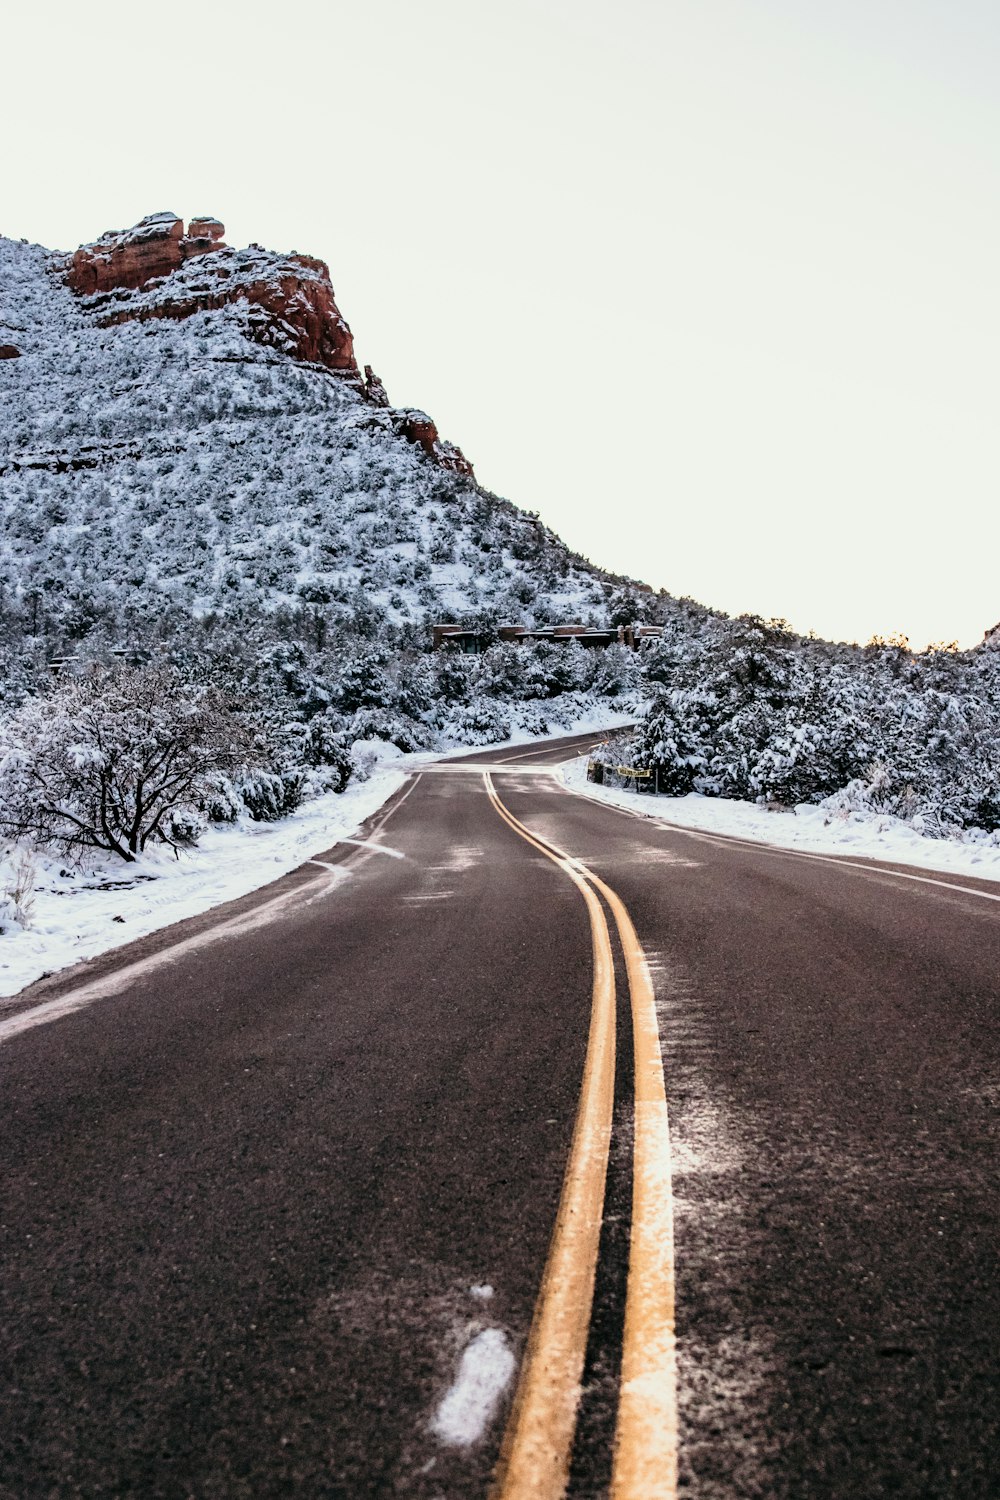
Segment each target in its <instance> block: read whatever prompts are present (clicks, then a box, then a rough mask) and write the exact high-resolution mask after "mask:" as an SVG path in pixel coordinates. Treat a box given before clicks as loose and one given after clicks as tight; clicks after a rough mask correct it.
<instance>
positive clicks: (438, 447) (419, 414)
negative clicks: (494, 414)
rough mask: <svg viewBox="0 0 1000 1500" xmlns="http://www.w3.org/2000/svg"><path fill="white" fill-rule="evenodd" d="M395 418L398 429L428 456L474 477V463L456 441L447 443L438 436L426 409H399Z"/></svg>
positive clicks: (445, 466)
mask: <svg viewBox="0 0 1000 1500" xmlns="http://www.w3.org/2000/svg"><path fill="white" fill-rule="evenodd" d="M395 418H396V420H395V422H394V426H395V428H396V431H397V432H399V433H400V434H401V435H402V436H403V437H405V438H406V440H407V442H408V443H416V444H417V445H418V446H419V447H421V448H422V449H423V450H424V452H425V453H426V454H427V456H428V458H433V460H434V462H435V463H436V464H440V466H441V468H442V469H451V470H452V472H453V473H455V474H467V475H468V476H469V478H470V479H471V478H472V477H473V468H472V465H471V464H470V462H469V460H468V459H467V458H466V456H465V454H464V453H463V452H462V450H461V448H456V447H455V444H454V443H446V442H445V441H444V439H443V438H441V437H439V436H438V430H437V427H436V425H435V424H434V422H432V420H431V418H430V417H429V416H428V415H427V413H426V412H425V411H413V410H409V411H398V412H396V413H395Z"/></svg>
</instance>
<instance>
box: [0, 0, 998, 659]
mask: <svg viewBox="0 0 1000 1500" xmlns="http://www.w3.org/2000/svg"><path fill="white" fill-rule="evenodd" d="M4 64H5V66H4V91H3V92H4V100H3V115H4V142H5V145H4V161H3V169H2V179H0V180H2V193H0V232H2V233H4V234H7V235H12V236H15V237H21V236H23V237H25V238H28V239H32V240H38V241H40V242H41V243H43V244H47V245H51V246H58V247H60V248H73V247H75V245H76V244H78V243H79V242H80V241H81V240H86V239H91V238H94V237H96V236H97V235H98V234H100V233H101V232H102V231H103V230H105V229H108V228H118V227H122V226H124V225H127V224H130V223H133V222H134V221H135V220H136V219H138V218H140V217H142V215H143V214H146V213H150V212H153V211H156V210H161V209H172V210H174V211H175V212H176V213H178V214H181V215H183V216H185V217H188V216H190V215H192V214H196V213H213V214H216V215H218V216H219V217H220V218H221V219H222V220H223V221H224V222H225V224H226V226H227V238H228V240H229V241H230V243H233V244H240V245H242V244H246V243H248V242H249V241H251V240H256V241H259V242H261V243H263V244H265V245H268V246H270V247H272V248H275V249H279V250H288V249H293V248H295V249H299V250H303V251H308V252H309V253H311V254H314V255H318V256H320V257H321V258H323V259H324V260H326V261H328V262H329V264H330V267H331V272H332V276H333V284H334V287H335V289H336V293H337V299H338V303H339V305H340V308H341V310H342V312H343V313H344V315H345V317H346V318H347V319H348V321H349V322H350V324H351V326H352V328H353V329H354V332H355V336H356V339H357V345H358V350H359V354H360V356H361V358H362V360H367V361H369V362H370V363H371V364H373V365H374V367H375V369H376V370H377V371H378V373H379V374H380V375H381V376H382V378H383V379H384V381H385V383H386V385H387V387H388V390H389V395H390V398H391V399H392V400H393V401H394V402H395V403H396V404H399V405H409V404H412V405H418V406H422V407H424V408H425V409H426V410H428V411H429V412H430V413H431V414H432V415H433V416H434V418H435V419H436V421H437V423H438V425H439V427H440V429H441V431H442V433H443V434H444V435H445V436H446V437H448V438H451V439H452V440H453V441H455V442H457V443H459V444H460V445H461V447H463V448H464V449H465V451H466V453H467V454H468V455H469V457H470V458H471V459H472V460H473V462H474V463H475V465H476V471H477V474H478V477H479V479H480V480H481V482H482V483H483V484H485V485H487V486H488V487H489V488H491V489H493V490H496V491H497V492H499V493H501V494H505V495H507V496H509V497H510V498H511V499H512V500H514V501H516V502H517V503H518V504H519V505H522V506H524V507H526V508H529V509H534V510H538V511H539V512H540V513H541V515H542V516H543V518H544V519H545V520H546V521H547V522H548V523H549V524H550V525H552V526H553V527H554V528H555V529H556V530H557V531H559V532H560V533H561V535H562V536H564V537H565V539H566V540H567V541H568V542H569V543H570V544H571V545H572V546H574V547H576V548H577V549H578V550H580V551H582V552H584V553H585V554H587V555H588V556H589V557H591V558H592V559H593V560H594V561H595V562H600V563H602V564H604V565H606V566H608V567H612V568H617V569H621V570H623V571H627V572H631V573H634V574H636V575H638V576H640V577H642V578H645V579H647V580H648V581H649V582H650V583H653V584H655V585H657V586H661V585H662V586H664V587H666V588H668V589H670V590H671V591H672V592H674V593H677V594H691V595H694V596H695V597H696V598H698V599H701V600H702V601H704V602H706V603H709V604H713V605H716V606H718V607H720V608H723V609H726V610H729V611H730V612H733V613H737V612H740V611H743V610H752V611H754V612H757V613H760V614H763V615H784V616H786V617H787V618H789V619H790V620H791V621H792V623H793V624H794V625H795V626H797V627H798V628H800V629H802V630H807V629H809V628H814V629H815V630H817V631H818V632H819V633H820V634H822V635H830V636H836V637H845V638H848V639H850V638H860V639H866V638H867V637H868V636H869V635H870V634H872V633H873V632H876V631H879V632H883V633H887V632H890V631H894V630H902V631H905V632H906V633H908V634H909V635H910V636H911V638H912V639H913V641H914V643H915V644H916V645H918V646H922V645H924V644H926V643H927V641H928V640H932V639H934V640H939V639H950V638H953V637H957V638H958V639H959V640H960V642H961V643H962V644H963V645H968V644H972V643H973V642H975V641H976V640H978V639H979V638H980V637H981V635H982V632H983V630H984V629H985V628H986V627H987V626H989V625H992V624H993V623H994V621H995V620H997V619H998V618H1000V578H998V570H997V555H998V542H1000V534H998V533H1000V523H998V515H1000V506H998V500H1000V494H998V491H1000V451H998V422H997V406H998V395H1000V381H998V360H1000V353H998V351H1000V292H998V276H1000V202H998V196H1000V173H998V166H1000V160H998V158H1000V118H998V117H1000V90H998V88H997V80H998V78H1000V8H998V7H997V5H996V4H995V0H989V3H987V0H982V3H980V0H661V3H653V0H617V3H615V4H613V5H612V4H597V3H594V0H572V3H569V0H566V3H564V0H533V3H527V0H503V3H502V4H499V3H498V4H493V5H486V4H480V3H476V0H423V3H421V4H415V3H413V0H382V3H368V4H364V3H362V4H359V3H358V0H351V3H350V4H348V3H344V0H298V3H297V4H295V5H288V6H284V7H281V6H274V5H262V4H257V3H254V0H247V3H243V4H240V5H235V4H234V5H220V4H213V3H212V0H203V3H199V4H192V3H190V0H174V3H171V4H170V5H169V6H167V7H166V8H164V7H140V6H138V5H136V4H135V3H134V0H130V3H128V4H122V3H119V0H102V4H101V5H99V6H96V7H89V8H82V7H80V6H79V4H78V3H76V0H75V3H74V4H73V5H68V4H63V3H60V0H56V3H54V4H52V3H50V4H48V5H47V6H45V7H44V8H41V7H38V8H31V10H29V8H28V7H27V6H24V5H22V6H18V7H16V9H15V7H14V6H13V5H11V6H9V7H8V8H7V11H6V15H5V20H4Z"/></svg>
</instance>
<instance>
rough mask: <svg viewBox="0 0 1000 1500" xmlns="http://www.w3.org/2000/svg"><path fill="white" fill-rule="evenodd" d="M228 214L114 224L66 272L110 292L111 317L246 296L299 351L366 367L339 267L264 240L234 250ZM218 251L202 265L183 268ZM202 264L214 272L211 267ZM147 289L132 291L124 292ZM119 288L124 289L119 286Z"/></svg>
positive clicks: (260, 331) (183, 314) (134, 317)
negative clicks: (338, 284) (341, 298)
mask: <svg viewBox="0 0 1000 1500" xmlns="http://www.w3.org/2000/svg"><path fill="white" fill-rule="evenodd" d="M224 233H225V229H224V227H223V225H222V224H221V223H220V222H219V220H218V219H212V218H208V217H202V218H199V219H192V220H191V222H190V224H189V226H188V233H187V234H186V235H185V233H184V224H183V222H182V220H180V219H179V218H177V216H176V214H170V213H165V214H151V215H150V216H149V217H148V218H146V219H143V220H142V221H141V223H139V224H137V225H136V226H135V228H134V229H124V230H120V231H115V230H110V231H109V232H108V233H107V234H104V235H102V236H101V238H100V239H99V240H97V241H96V242H95V243H94V244H92V245H82V246H81V247H80V249H79V250H77V252H76V254H75V255H73V256H72V257H71V258H70V261H69V265H68V267H67V271H66V279H67V281H68V282H69V285H70V287H71V288H72V290H73V291H75V292H78V293H79V294H80V295H81V296H88V297H93V298H95V299H96V298H100V299H103V300H102V301H101V302H100V303H95V307H94V311H95V312H96V313H97V314H98V317H99V320H100V322H101V323H102V324H104V325H105V326H110V325H113V324H116V323H127V322H131V321H139V322H145V321H146V320H147V319H149V318H188V317H190V316H191V315H192V313H196V312H200V311H202V310H203V309H205V308H217V307H225V306H226V305H227V304H228V303H232V302H238V301H244V302H249V303H252V304H255V305H256V306H258V307H260V308H262V309H263V310H264V312H265V314H267V315H268V316H266V317H264V318H259V317H258V318H256V319H255V320H254V321H253V323H252V325H251V331H252V332H253V333H254V335H255V336H257V337H259V338H260V339H261V341H262V342H265V343H274V344H277V345H279V346H280V347H282V348H286V349H287V350H288V352H289V353H292V354H294V355H295V356H296V357H297V358H299V359H304V360H308V361H309V362H310V363H313V364H322V365H326V367H327V368H328V369H330V370H339V371H343V372H345V373H348V374H351V375H354V376H357V377H358V379H359V380H360V376H359V373H358V367H357V364H356V363H355V359H354V343H353V339H352V336H351V330H350V329H349V328H348V326H347V324H346V323H345V321H344V319H343V318H342V317H341V315H340V312H339V310H338V308H337V305H336V303H335V302H334V300H333V287H332V286H331V285H330V273H329V271H328V270H327V268H326V266H325V265H324V264H323V262H322V261H320V260H314V259H312V257H311V256H308V255H286V256H278V255H272V254H270V252H268V251H266V250H263V249H261V247H260V246H251V247H250V249H249V250H247V251H238V250H232V249H231V248H230V247H229V246H228V245H226V244H225V243H224V242H223V239H222V236H223V234H224ZM208 255H212V259H211V260H210V261H208V260H206V261H205V262H204V264H203V266H199V267H198V274H197V275H193V276H189V275H180V276H179V275H177V273H178V272H181V271H182V270H186V269H187V266H188V263H189V262H190V261H191V260H193V259H194V258H196V257H202V256H208ZM202 271H203V272H204V274H202ZM130 291H131V292H137V293H145V295H143V296H141V297H136V298H127V297H125V298H123V297H122V296H121V295H120V294H121V293H122V292H130ZM116 294H118V295H116Z"/></svg>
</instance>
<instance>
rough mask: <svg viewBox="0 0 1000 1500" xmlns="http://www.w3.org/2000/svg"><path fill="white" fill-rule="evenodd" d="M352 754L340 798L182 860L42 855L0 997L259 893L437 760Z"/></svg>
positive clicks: (605, 716)
mask: <svg viewBox="0 0 1000 1500" xmlns="http://www.w3.org/2000/svg"><path fill="white" fill-rule="evenodd" d="M633 718H634V713H633V714H631V715H630V714H621V713H615V712H612V711H611V710H610V709H603V710H602V709H601V708H599V707H595V708H594V709H593V710H592V711H591V712H588V713H587V714H585V715H581V716H580V718H579V719H577V720H576V721H575V722H574V723H572V724H570V725H568V726H565V727H560V729H559V730H558V733H557V734H555V735H542V736H539V735H530V734H526V733H520V734H517V735H515V736H514V737H513V738H512V739H510V740H507V741H504V745H494V746H490V747H489V748H490V749H494V750H500V749H503V748H504V746H511V745H530V744H546V743H547V742H548V741H550V740H552V739H556V738H559V739H561V738H562V737H563V736H564V735H567V734H583V733H586V732H587V731H588V730H591V729H594V730H601V729H616V728H619V727H621V725H623V724H626V723H630V722H631V721H632V719H633ZM470 749H473V750H477V751H478V750H480V749H482V747H481V746H474V747H470V746H468V745H466V746H462V747H458V748H456V749H454V750H451V751H449V752H447V754H448V755H449V756H457V755H468V754H469V753H470ZM356 750H357V752H358V759H359V760H360V762H361V763H362V764H363V765H364V766H365V767H366V769H367V771H368V778H367V780H364V781H351V782H350V783H349V784H348V786H347V788H346V790H345V791H343V792H337V793H334V792H330V793H328V794H327V795H325V796H322V797H316V798H314V799H313V800H312V801H309V802H305V803H303V805H302V806H301V807H300V808H299V809H298V811H297V812H295V813H293V814H292V815H291V816H290V817H287V818H282V819H281V821H280V822H277V823H253V822H250V821H249V820H244V821H242V822H240V823H238V824H235V825H233V826H224V825H219V824H215V825H212V826H210V827H209V828H208V830H207V831H206V832H205V833H204V834H203V835H202V837H201V839H200V841H199V843H198V846H197V848H195V849H191V850H183V851H182V852H181V853H180V856H179V858H176V859H175V858H174V856H173V854H172V853H171V852H170V851H169V850H168V849H163V848H160V849H156V850H153V851H151V852H150V853H149V854H147V855H146V856H144V858H143V859H142V860H140V861H139V862H137V863H136V864H134V865H126V864H123V863H122V862H121V861H120V860H117V859H115V858H113V857H112V856H110V855H109V856H107V857H106V858H101V859H100V860H95V861H92V862H91V864H90V867H89V869H88V870H87V871H86V872H82V871H79V870H70V871H69V872H68V873H64V872H65V871H66V864H65V861H60V860H58V859H55V858H48V859H42V858H39V859H38V862H37V875H36V878H35V883H34V890H33V891H32V892H29V893H28V895H27V896H26V898H25V904H27V905H28V906H29V911H30V920H29V924H28V926H27V927H26V928H24V927H19V926H16V925H15V926H9V927H7V928H6V929H3V930H0V1000H2V998H3V997H5V996H6V997H10V996H11V995H16V994H17V992H18V991H19V990H22V989H23V988H24V987H25V985H28V984H32V983H33V982H34V981H35V980H36V979H40V978H41V977H42V976H43V975H45V974H52V973H55V972H56V971H57V970H59V969H64V968H67V967H68V966H69V965H70V964H75V963H79V962H80V961H81V960H82V959H85V958H94V957H95V956H96V955H97V954H98V953H105V952H107V951H108V950H109V949H112V948H120V947H122V946H123V945H124V944H125V943H130V942H132V941H133V940H134V939H135V938H140V937H145V936H146V934H147V933H150V932H156V931H157V930H158V929H159V928H161V927H169V926H170V924H171V923H173V922H180V921H183V919H184V918H186V917H194V916H198V915H199V914H200V913H201V912H205V911H209V910H211V908H212V907H214V906H220V905H221V904H222V903H223V902H225V901H233V900H236V898H237V897H239V896H245V895H247V894H248V893H249V892H250V891H255V890H259V889H260V887H261V886H263V885H267V884H268V882H269V881H272V880H277V879H278V877H279V876H281V875H284V874H286V873H287V872H288V871H289V870H294V869H296V868H297V866H299V865H301V864H302V863H303V862H304V861H306V860H308V859H309V858H310V857H311V856H312V855H315V854H319V853H320V852H321V851H322V850H324V849H329V848H331V846H332V845H333V844H335V843H337V842H338V840H340V839H343V838H349V837H350V836H351V835H352V834H354V833H355V832H356V831H357V830H358V828H359V827H360V826H361V824H362V823H363V822H364V821H365V819H366V818H370V817H371V816H372V815H373V814H374V813H375V812H377V811H378V809H379V808H380V807H381V806H382V804H383V803H384V802H386V801H387V800H388V798H389V797H391V796H392V794H393V792H395V791H396V790H397V788H398V787H400V786H401V785H402V783H403V781H404V779H405V777H406V775H407V774H409V773H410V772H412V771H418V770H419V769H420V767H421V766H422V765H428V764H429V763H430V762H432V761H437V760H440V759H442V756H441V755H439V754H433V753H425V752H418V753H417V754H414V755H401V754H400V753H399V751H398V750H396V749H394V747H393V746H391V745H386V744H384V743H382V742H381V741H369V742H359V744H358V745H357V746H356Z"/></svg>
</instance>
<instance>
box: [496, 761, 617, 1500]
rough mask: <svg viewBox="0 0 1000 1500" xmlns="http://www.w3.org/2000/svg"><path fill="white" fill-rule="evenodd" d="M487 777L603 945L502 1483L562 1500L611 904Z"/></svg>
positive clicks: (607, 1074)
mask: <svg viewBox="0 0 1000 1500" xmlns="http://www.w3.org/2000/svg"><path fill="white" fill-rule="evenodd" d="M483 779H484V781H485V783H486V790H487V792H488V794H489V797H490V801H491V802H492V804H493V806H494V808H495V809H496V811H497V812H498V813H499V815H500V817H501V818H503V820H504V822H505V823H507V824H508V825H509V826H510V827H511V828H512V829H513V830H514V832H515V833H517V834H519V835H520V837H521V838H523V839H526V840H527V842H528V843H529V844H531V845H533V846H534V848H536V849H537V850H538V851H539V852H540V853H542V854H544V855H545V856H546V858H547V859H551V860H552V861H553V863H554V864H556V865H558V866H559V867H560V869H562V870H563V872H564V873H565V874H567V875H568V876H569V877H570V879H571V880H572V881H573V882H574V884H575V885H576V886H577V888H578V889H579V891H580V893H581V895H582V896H583V898H584V900H585V901H586V903H587V912H588V914H589V917H590V930H591V939H592V944H593V954H594V979H593V1001H592V1006H591V1017H590V1034H589V1037H588V1041H587V1058H586V1062H585V1064H584V1071H583V1086H582V1089H581V1092H580V1103H579V1106H578V1109H577V1116H576V1124H575V1126H574V1129H573V1140H572V1144H571V1146H570V1152H569V1160H568V1163H567V1166H566V1175H565V1178H564V1180H563V1188H562V1194H561V1197H560V1200H559V1211H558V1214H557V1216H556V1223H555V1229H554V1230H553V1233H552V1241H551V1244H550V1246H549V1253H548V1259H547V1260H546V1263H545V1271H544V1273H543V1276H542V1285H541V1289H540V1291H539V1294H538V1300H537V1302H536V1304H535V1313H534V1317H533V1319H532V1324H531V1331H530V1333H529V1335H528V1346H527V1350H526V1352H525V1357H524V1360H523V1362H522V1366H521V1376H520V1379H519V1381H518V1387H517V1392H516V1395H515V1397H514V1405H513V1409H512V1411H511V1415H510V1420H509V1421H508V1424H507V1430H506V1433H505V1434H504V1440H503V1444H502V1447H501V1450H500V1459H499V1463H498V1465H497V1471H496V1477H495V1480H494V1487H493V1490H492V1494H493V1496H494V1497H495V1500H559V1497H561V1496H562V1495H563V1494H564V1493H565V1489H566V1482H567V1479H568V1476H569V1463H570V1454H571V1451H572V1446H573V1433H574V1431H575V1428H576V1411H577V1405H578V1403H579V1399H580V1377H581V1375H582V1373H583V1361H584V1355H585V1353H586V1348H587V1335H588V1332H589V1329H590V1311H591V1304H592V1302H593V1296H594V1275H595V1272H596V1269H597V1252H598V1247H599V1244H600V1237H601V1221H602V1217H603V1210H604V1185H605V1179H606V1177H607V1169H608V1151H609V1149H610V1145H611V1118H612V1112H613V1108H614V1083H615V976H614V963H613V960H612V956H611V939H610V936H609V933H608V924H607V922H606V920H605V917H604V912H603V910H602V908H601V903H600V902H599V901H598V899H597V897H596V896H595V895H594V893H593V891H592V890H591V889H590V887H589V886H588V885H587V883H586V881H585V880H583V879H582V878H581V876H580V875H579V874H578V873H577V872H576V871H575V870H574V869H573V868H572V866H571V864H570V862H569V861H568V860H567V859H565V858H564V857H562V856H559V855H556V854H554V853H553V852H552V850H551V849H549V848H547V847H546V846H545V845H544V844H543V843H541V842H540V841H539V840H538V839H536V838H534V837H533V836H532V834H530V833H529V832H528V830H527V829H524V828H522V827H521V826H520V825H519V824H518V823H517V822H516V820H515V819H514V818H512V817H511V816H510V814H509V813H508V812H507V809H506V808H505V807H504V806H503V804H502V803H501V801H500V799H499V797H498V796H497V794H496V791H495V790H494V787H493V783H492V781H491V779H490V776H489V773H488V772H487V773H486V774H485V775H484V778H483Z"/></svg>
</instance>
